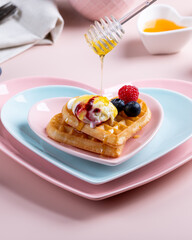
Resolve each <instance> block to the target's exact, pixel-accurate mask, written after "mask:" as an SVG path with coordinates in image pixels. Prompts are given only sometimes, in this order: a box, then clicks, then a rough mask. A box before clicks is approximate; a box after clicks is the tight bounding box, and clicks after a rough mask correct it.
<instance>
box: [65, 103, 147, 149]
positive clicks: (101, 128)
mask: <svg viewBox="0 0 192 240" xmlns="http://www.w3.org/2000/svg"><path fill="white" fill-rule="evenodd" d="M138 103H139V104H140V106H141V113H140V114H139V115H138V116H137V117H127V116H126V114H125V113H124V112H122V113H120V114H118V115H117V117H116V118H115V120H114V121H113V122H112V121H111V120H108V121H106V122H104V123H102V124H100V125H98V126H97V127H95V128H91V127H90V125H89V124H85V123H83V122H82V121H80V120H79V119H78V118H77V117H76V116H75V115H74V114H73V113H72V111H71V110H69V109H68V108H67V104H66V105H64V107H63V109H62V115H63V120H64V121H65V122H66V123H67V124H68V125H70V126H71V127H73V128H75V129H77V130H78V131H81V132H83V133H86V134H87V135H89V136H92V137H94V138H96V139H98V140H100V141H102V142H103V143H104V144H107V145H110V146H119V145H122V144H125V142H126V141H127V140H128V139H129V138H131V137H132V136H133V135H134V134H135V133H136V132H138V131H139V130H140V129H141V128H142V127H144V126H145V125H146V124H147V123H148V122H149V121H150V119H151V112H150V110H149V108H148V107H147V105H146V103H145V102H144V101H143V100H141V99H138Z"/></svg>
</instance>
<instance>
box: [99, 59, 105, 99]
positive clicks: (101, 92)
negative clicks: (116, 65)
mask: <svg viewBox="0 0 192 240" xmlns="http://www.w3.org/2000/svg"><path fill="white" fill-rule="evenodd" d="M99 57H100V60H101V83H100V84H101V85H100V95H101V96H102V94H103V60H104V57H105V55H101V56H99Z"/></svg>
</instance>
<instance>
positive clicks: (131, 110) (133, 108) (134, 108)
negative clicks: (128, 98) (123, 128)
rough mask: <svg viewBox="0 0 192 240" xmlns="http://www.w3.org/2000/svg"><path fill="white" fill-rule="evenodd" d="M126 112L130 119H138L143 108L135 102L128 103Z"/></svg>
mask: <svg viewBox="0 0 192 240" xmlns="http://www.w3.org/2000/svg"><path fill="white" fill-rule="evenodd" d="M124 112H125V114H126V115H127V116H128V117H137V116H138V115H139V114H140V112H141V106H140V104H139V103H138V102H135V101H132V102H128V103H127V104H126V105H125V108H124Z"/></svg>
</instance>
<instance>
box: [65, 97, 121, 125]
mask: <svg viewBox="0 0 192 240" xmlns="http://www.w3.org/2000/svg"><path fill="white" fill-rule="evenodd" d="M67 108H68V109H71V110H72V112H73V114H74V115H75V116H76V117H77V118H78V119H79V120H80V121H82V122H84V123H88V124H90V127H92V128H94V127H96V125H98V124H100V123H102V122H105V121H107V120H108V119H112V120H113V119H114V118H115V117H116V116H117V114H118V111H117V109H116V107H115V106H114V105H113V104H112V103H111V102H110V101H109V100H108V98H106V97H102V96H97V95H83V96H80V97H75V98H72V99H70V100H69V102H68V104H67Z"/></svg>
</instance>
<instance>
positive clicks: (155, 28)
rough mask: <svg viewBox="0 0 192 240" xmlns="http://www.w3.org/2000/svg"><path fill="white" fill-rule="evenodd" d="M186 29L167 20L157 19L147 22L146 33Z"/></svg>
mask: <svg viewBox="0 0 192 240" xmlns="http://www.w3.org/2000/svg"><path fill="white" fill-rule="evenodd" d="M183 28H186V27H184V26H179V25H177V24H176V23H174V22H173V21H170V20H167V19H156V20H151V21H148V22H146V24H145V28H144V30H143V31H144V32H165V31H173V30H178V29H183Z"/></svg>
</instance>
